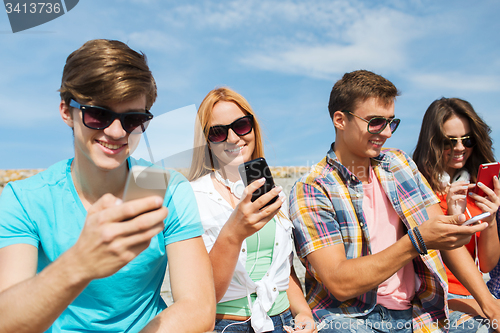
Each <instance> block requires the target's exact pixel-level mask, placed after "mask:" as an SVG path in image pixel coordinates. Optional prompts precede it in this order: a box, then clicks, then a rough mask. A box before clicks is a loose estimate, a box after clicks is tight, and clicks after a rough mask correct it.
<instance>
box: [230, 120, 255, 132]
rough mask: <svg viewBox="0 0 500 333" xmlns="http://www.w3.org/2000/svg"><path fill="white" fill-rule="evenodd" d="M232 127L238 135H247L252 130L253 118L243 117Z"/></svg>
mask: <svg viewBox="0 0 500 333" xmlns="http://www.w3.org/2000/svg"><path fill="white" fill-rule="evenodd" d="M232 129H233V131H234V133H236V134H238V135H246V134H248V133H250V131H251V130H252V120H251V119H250V118H246V117H245V118H241V119H239V120H238V121H235V122H234V123H233V126H232Z"/></svg>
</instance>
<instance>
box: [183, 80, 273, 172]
mask: <svg viewBox="0 0 500 333" xmlns="http://www.w3.org/2000/svg"><path fill="white" fill-rule="evenodd" d="M220 101H224V102H232V103H234V104H236V105H237V106H238V107H239V108H240V110H241V111H243V113H245V114H251V115H253V117H254V126H253V131H254V133H255V149H254V151H253V154H252V159H255V158H258V157H264V145H263V143H262V134H261V130H260V126H259V122H258V121H257V117H256V115H255V113H254V112H253V110H252V108H251V107H250V104H249V103H248V102H247V100H246V99H245V98H244V97H243V96H241V95H240V94H238V93H237V92H235V91H234V90H232V89H230V88H227V87H221V88H217V89H214V90H212V91H210V92H209V93H208V94H207V96H205V98H204V99H203V101H202V102H201V105H200V107H199V109H198V121H199V123H198V124H197V125H196V127H195V131H194V149H193V159H192V163H191V169H190V170H189V176H188V179H189V181H193V180H195V179H198V178H200V177H202V176H204V175H206V174H208V173H210V172H212V171H214V170H218V169H219V168H220V167H219V163H218V161H217V158H215V157H214V156H213V155H212V151H211V149H210V142H209V141H208V139H207V137H208V131H209V129H210V122H211V120H212V110H213V108H214V105H215V104H217V103H218V102H220Z"/></svg>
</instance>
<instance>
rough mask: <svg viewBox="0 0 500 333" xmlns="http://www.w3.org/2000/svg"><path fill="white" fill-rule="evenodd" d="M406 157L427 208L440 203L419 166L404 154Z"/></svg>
mask: <svg viewBox="0 0 500 333" xmlns="http://www.w3.org/2000/svg"><path fill="white" fill-rule="evenodd" d="M402 153H403V154H404V156H405V157H406V160H407V161H408V164H409V166H410V168H411V170H412V172H413V175H414V178H415V181H416V182H417V184H418V187H419V189H420V193H421V194H422V200H423V202H424V205H425V207H426V208H427V207H430V206H432V205H434V204H437V203H439V199H438V197H437V196H436V194H435V193H434V191H433V190H432V189H431V186H430V185H429V183H428V182H427V179H425V177H424V176H423V175H422V174H421V173H420V171H419V170H418V167H417V165H416V164H415V162H414V161H413V160H412V159H411V158H410V157H409V156H408V155H406V154H405V153H404V152H402Z"/></svg>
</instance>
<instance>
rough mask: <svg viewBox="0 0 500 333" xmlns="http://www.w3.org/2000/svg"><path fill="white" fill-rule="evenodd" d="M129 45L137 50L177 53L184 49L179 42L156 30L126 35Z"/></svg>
mask: <svg viewBox="0 0 500 333" xmlns="http://www.w3.org/2000/svg"><path fill="white" fill-rule="evenodd" d="M127 40H128V41H129V43H130V44H131V45H134V47H138V48H146V49H153V50H158V51H167V52H171V51H176V50H177V51H178V50H181V49H183V48H184V45H183V43H182V42H181V41H179V40H178V39H176V38H175V37H173V36H172V35H169V34H167V33H164V32H162V31H158V30H146V31H142V32H133V33H131V34H130V35H128V39H127Z"/></svg>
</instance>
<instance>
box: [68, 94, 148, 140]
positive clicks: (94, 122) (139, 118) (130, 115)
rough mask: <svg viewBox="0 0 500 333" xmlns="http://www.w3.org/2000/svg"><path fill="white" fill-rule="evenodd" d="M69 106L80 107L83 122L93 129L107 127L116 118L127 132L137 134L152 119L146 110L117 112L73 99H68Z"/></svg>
mask: <svg viewBox="0 0 500 333" xmlns="http://www.w3.org/2000/svg"><path fill="white" fill-rule="evenodd" d="M69 106H71V107H72V108H77V109H80V110H81V111H82V120H83V124H84V125H85V126H87V127H88V128H91V129H95V130H102V129H105V128H107V127H109V125H111V124H112V123H113V121H115V119H116V118H118V119H120V123H121V124H122V127H123V129H124V130H125V131H126V132H127V133H134V134H139V133H143V132H144V131H145V130H146V128H147V127H148V125H149V121H150V120H151V119H153V115H152V114H151V113H150V112H149V111H148V110H145V111H146V112H125V113H117V112H114V111H111V110H108V109H106V108H103V107H100V106H94V105H83V104H80V103H78V102H77V101H75V100H74V99H71V100H70V102H69Z"/></svg>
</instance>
